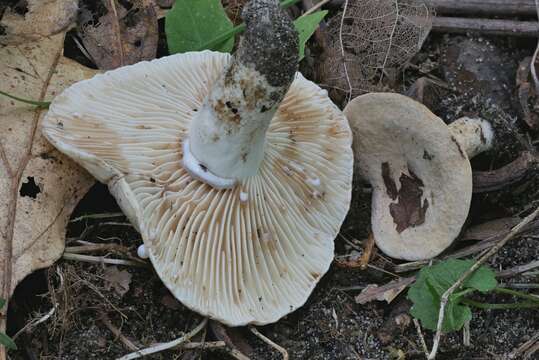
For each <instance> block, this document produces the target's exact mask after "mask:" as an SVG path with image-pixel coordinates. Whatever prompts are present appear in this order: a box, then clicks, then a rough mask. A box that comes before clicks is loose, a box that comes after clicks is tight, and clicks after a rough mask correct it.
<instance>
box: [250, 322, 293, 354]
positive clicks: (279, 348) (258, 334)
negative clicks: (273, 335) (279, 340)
mask: <svg viewBox="0 0 539 360" xmlns="http://www.w3.org/2000/svg"><path fill="white" fill-rule="evenodd" d="M249 330H251V332H252V333H253V334H255V335H256V336H258V337H259V338H260V339H261V340H262V341H264V342H265V343H266V344H268V345H269V346H271V347H273V348H274V349H275V350H277V351H278V352H280V353H281V355H283V360H288V351H286V349H285V348H283V347H282V346H280V345H277V344H276V343H274V342H273V341H271V340H270V339H268V338H267V337H266V336H264V335H263V334H262V333H261V332H260V331H258V329H257V328H255V327H254V326H249Z"/></svg>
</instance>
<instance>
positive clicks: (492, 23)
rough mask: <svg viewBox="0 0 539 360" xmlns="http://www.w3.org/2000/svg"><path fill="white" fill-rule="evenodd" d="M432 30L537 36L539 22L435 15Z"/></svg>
mask: <svg viewBox="0 0 539 360" xmlns="http://www.w3.org/2000/svg"><path fill="white" fill-rule="evenodd" d="M432 31H434V32H447V33H458V34H465V33H467V32H478V33H482V34H488V35H504V36H508V35H511V36H520V37H537V33H538V32H539V23H537V22H536V21H516V20H500V19H471V18H457V17H440V16H437V17H434V18H433V21H432Z"/></svg>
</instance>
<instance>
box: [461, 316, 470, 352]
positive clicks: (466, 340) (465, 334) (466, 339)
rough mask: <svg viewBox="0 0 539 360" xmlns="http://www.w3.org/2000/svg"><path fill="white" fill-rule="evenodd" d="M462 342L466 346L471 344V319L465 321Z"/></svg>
mask: <svg viewBox="0 0 539 360" xmlns="http://www.w3.org/2000/svg"><path fill="white" fill-rule="evenodd" d="M462 343H463V344H464V346H470V345H471V341H470V320H467V321H465V322H464V327H463V328H462Z"/></svg>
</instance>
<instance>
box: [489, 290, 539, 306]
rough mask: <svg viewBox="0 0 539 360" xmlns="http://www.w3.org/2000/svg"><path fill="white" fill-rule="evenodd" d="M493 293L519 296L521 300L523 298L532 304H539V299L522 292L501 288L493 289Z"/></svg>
mask: <svg viewBox="0 0 539 360" xmlns="http://www.w3.org/2000/svg"><path fill="white" fill-rule="evenodd" d="M492 291H494V292H497V293H500V294H508V295H513V296H517V297H520V298H523V299H526V300H530V301H532V302H535V303H537V304H539V297H537V296H534V295H531V294H527V293H525V292H522V291H517V290H512V289H506V288H500V287H497V288H494V289H492Z"/></svg>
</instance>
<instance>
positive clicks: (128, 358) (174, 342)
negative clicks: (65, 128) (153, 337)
mask: <svg viewBox="0 0 539 360" xmlns="http://www.w3.org/2000/svg"><path fill="white" fill-rule="evenodd" d="M207 323H208V318H204V320H202V321H201V322H200V324H198V325H197V326H196V327H195V328H194V329H193V330H191V331H190V332H188V333H187V334H185V335H184V336H182V337H180V338H178V339H176V340H172V341H169V342H166V343H160V344H156V345H154V346H151V347H149V348H146V349H142V350H138V351H135V352H132V353H130V354H127V355H125V356H122V357H121V358H118V359H117V360H131V359H138V358H141V357H143V356H146V355H150V354H155V353H158V352H161V351H165V350H170V349H173V348H175V347H178V346H180V345H181V344H183V343H185V342H187V341H189V339H191V338H192V337H193V336H195V335H196V334H198V333H199V332H200V331H202V329H204V328H205V327H206V324H207Z"/></svg>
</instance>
